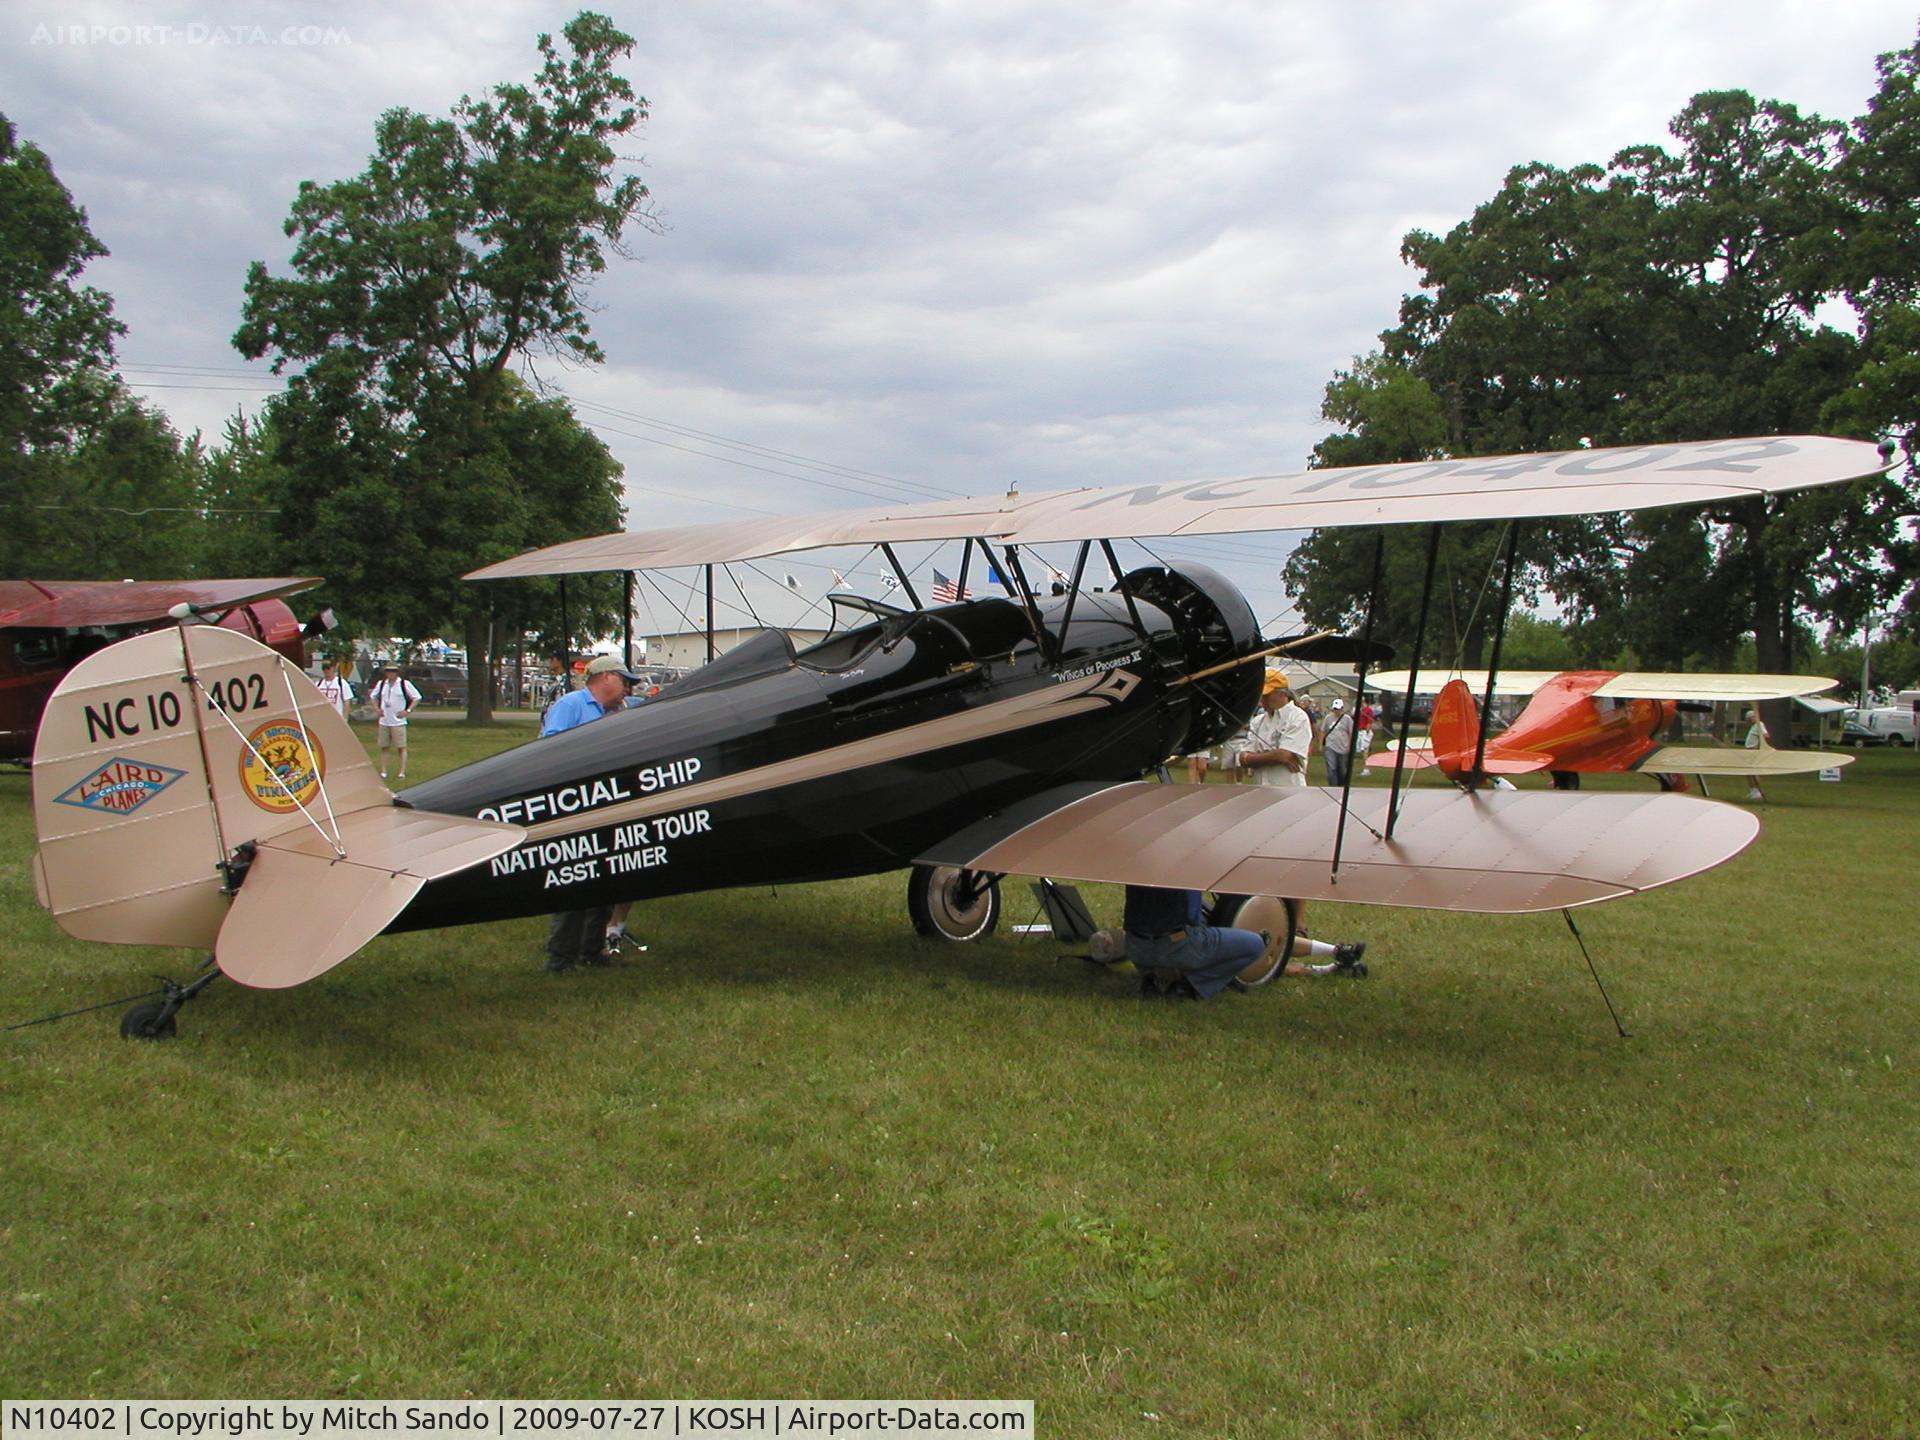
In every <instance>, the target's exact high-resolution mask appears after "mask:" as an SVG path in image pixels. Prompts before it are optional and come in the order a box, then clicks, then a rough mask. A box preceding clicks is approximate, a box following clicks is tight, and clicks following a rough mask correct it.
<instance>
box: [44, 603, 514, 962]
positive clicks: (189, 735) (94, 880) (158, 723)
mask: <svg viewBox="0 0 1920 1440" xmlns="http://www.w3.org/2000/svg"><path fill="white" fill-rule="evenodd" d="M33 759H34V764H33V805H34V823H35V826H36V828H37V829H38V831H39V836H40V851H39V854H38V856H37V857H36V859H35V869H34V875H35V882H36V886H37V888H38V891H39V895H40V900H41V903H42V904H43V905H45V906H46V907H47V909H48V910H50V911H51V912H52V913H53V917H54V919H55V920H56V921H57V922H58V923H59V925H60V927H61V929H63V930H65V931H66V932H67V933H68V934H69V935H73V936H75V937H76V938H79V939H83V940H102V941H108V942H114V943H119V944H132V945H181V946H193V947H196V948H200V949H217V950H221V951H224V950H226V949H227V948H228V947H227V946H226V945H225V944H223V943H222V942H223V941H225V940H226V939H227V938H228V937H227V936H226V934H225V930H224V927H226V926H227V925H228V920H229V912H230V909H232V910H233V911H234V912H236V913H237V912H238V911H239V910H241V909H243V908H244V909H246V910H249V911H253V910H257V908H258V905H259V901H258V900H257V899H256V900H255V901H253V902H252V903H250V904H249V905H247V906H245V907H240V906H236V905H231V904H230V902H232V900H233V897H234V895H235V893H236V886H237V884H238V882H239V880H240V879H241V877H242V874H243V873H244V871H245V869H246V868H247V867H246V866H244V865H243V864H239V863H236V862H238V861H240V860H241V859H242V858H243V857H250V856H258V855H259V854H261V853H264V852H267V851H274V852H286V851H288V850H289V849H293V848H306V847H307V846H308V842H311V846H312V847H314V848H316V850H317V853H319V854H323V855H324V856H325V857H326V860H327V862H329V863H328V864H327V865H323V866H317V867H313V871H314V873H312V874H309V875H306V876H305V877H304V883H306V885H307V886H308V889H307V891H306V892H305V902H306V904H307V905H317V906H319V907H320V908H321V910H322V913H324V911H325V909H326V907H327V906H328V905H329V903H330V900H329V897H332V900H333V901H339V902H341V903H345V904H348V905H351V906H352V907H353V908H354V909H355V911H356V912H358V913H359V914H360V923H359V925H358V927H357V929H356V933H359V931H364V932H365V933H364V934H360V941H359V942H357V943H364V940H365V939H367V938H369V937H370V936H371V935H372V934H375V933H377V932H378V930H379V929H380V928H381V927H382V926H384V925H385V924H386V922H387V921H388V920H391V919H392V918H393V916H394V915H396V914H398V913H399V910H400V908H401V907H403V906H404V905H405V904H406V902H407V901H408V900H409V899H411V898H412V895H413V893H414V891H415V890H417V889H418V888H419V883H424V880H422V881H420V882H419V883H415V884H414V885H413V886H412V887H411V888H410V889H406V891H405V894H400V893H399V891H398V890H397V889H394V890H390V891H389V892H387V893H384V894H383V895H381V896H380V897H379V898H377V899H376V900H374V901H371V902H368V901H366V898H365V897H364V896H361V895H360V894H359V890H360V888H361V887H359V886H358V885H357V884H352V885H350V884H349V882H348V878H347V873H346V872H348V871H350V870H353V869H355V868H356V867H355V866H353V865H345V866H339V865H336V864H334V863H333V862H338V861H342V860H347V861H355V860H359V859H360V858H361V857H360V856H358V855H356V854H353V853H350V851H349V842H353V843H354V844H355V845H356V846H357V847H358V848H361V849H369V848H370V849H374V850H377V851H378V852H379V853H378V855H377V857H376V858H374V859H373V860H372V861H371V862H370V863H371V864H372V865H373V866H374V867H376V868H380V869H383V870H385V871H388V872H389V873H390V874H391V875H392V876H393V877H395V878H397V877H398V876H399V875H402V874H407V873H410V871H411V870H412V869H413V868H414V867H413V866H412V865H411V863H410V862H409V860H408V859H407V858H406V857H405V856H403V855H401V854H400V853H399V852H398V851H396V850H395V849H394V847H392V846H390V845H384V844H382V845H371V844H370V842H366V841H362V840H358V839H357V838H356V837H357V836H359V835H360V834H361V833H362V831H363V830H364V829H365V827H364V825H360V824H357V823H355V821H354V817H355V816H358V815H360V814H362V813H363V812H382V813H391V812H392V811H393V809H394V806H393V797H392V796H391V795H390V794H389V793H388V792H387V788H386V786H384V785H383V784H381V783H380V781H379V780H378V779H377V778H376V777H375V775H374V773H373V767H372V765H371V764H370V763H369V762H368V760H367V755H366V750H365V748H364V747H363V746H362V745H361V744H360V742H359V741H358V740H357V739H356V738H355V737H354V734H353V732H352V731H351V730H350V729H348V727H347V723H346V722H345V721H344V720H342V719H341V718H340V715H339V712H337V711H336V710H334V709H333V707H332V706H331V705H329V704H328V703H327V702H326V700H325V699H324V698H323V697H322V696H321V694H320V692H319V691H318V690H317V689H316V688H314V685H313V683H312V682H311V681H310V680H308V679H307V677H306V676H305V675H304V674H302V673H301V672H300V671H298V670H297V669H295V668H294V667H293V665H291V664H290V663H289V662H288V661H287V660H286V659H285V658H284V657H282V656H280V655H278V654H276V653H275V652H274V651H272V650H269V649H267V648H266V647H265V646H263V645H260V644H258V643H256V642H255V641H253V640H250V639H248V638H247V637H246V636H244V635H240V634H237V633H235V632H234V631H231V630H223V629H219V628H216V627H214V626H208V625H195V626H179V627H170V628H168V629H164V630H155V631H151V632H149V633H147V634H145V635H137V636H135V637H134V638H132V639H131V640H125V641H122V642H121V643H120V644H118V645H113V646H110V647H108V648H107V649H105V650H102V651H100V652H98V653H97V654H94V655H91V656H89V657H87V659H85V660H84V661H82V662H81V663H80V664H79V665H76V666H75V667H74V668H73V669H72V670H71V671H70V672H68V674H67V676H66V678H65V679H64V680H63V681H62V682H61V683H60V686H59V687H58V688H57V689H56V690H55V691H54V692H53V695H52V697H51V698H50V699H49V700H48V702H47V708H46V713H45V714H44V715H43V716H42V718H41V722H40V733H39V738H38V741H37V743H36V745H35V747H34V757H33ZM432 818H433V819H434V820H436V821H448V822H449V823H450V824H451V825H452V827H453V828H454V829H456V830H459V831H460V832H461V833H462V835H463V837H465V839H466V840H468V841H472V840H474V839H475V838H476V836H477V832H473V833H469V831H468V827H481V828H482V829H484V830H485V831H486V832H487V837H488V838H487V840H486V841H485V842H484V843H482V844H481V845H480V847H479V848H482V849H484V848H485V845H486V844H488V843H495V842H496V841H497V844H498V850H504V849H507V848H509V847H510V846H511V845H512V844H514V843H515V840H516V839H517V838H518V837H519V835H520V834H521V832H520V831H518V830H517V829H516V828H515V827H511V826H484V825H483V822H479V821H464V820H462V821H458V822H454V821H452V817H444V816H436V817H432ZM433 828H435V829H436V830H439V829H445V828H446V827H444V826H439V827H433ZM416 838H417V837H416ZM415 848H419V847H415ZM473 848H474V846H473V844H471V843H469V844H466V845H464V846H455V847H453V849H454V851H455V852H457V853H459V854H461V855H463V856H464V855H465V854H466V852H467V851H468V850H471V849H473ZM425 850H426V852H427V853H428V854H430V855H433V856H443V855H444V854H445V853H447V851H446V847H444V846H443V845H442V844H440V843H439V841H438V840H435V841H434V842H432V843H429V844H427V845H426V846H425ZM498 850H494V851H492V852H490V853H498ZM483 858H486V857H485V856H483V855H475V856H474V857H473V858H471V859H463V860H462V861H461V863H462V864H470V863H475V862H476V861H477V860H478V859H483ZM289 868H290V867H289V866H288V865H287V864H286V863H281V862H276V864H275V865H274V866H271V867H269V869H270V870H277V871H286V870H288V869H289ZM455 868H458V867H457V866H456V867H455ZM340 887H346V888H350V889H353V890H354V891H355V894H354V896H352V897H347V896H345V895H344V894H343V893H339V892H340ZM256 888H257V889H258V890H260V891H261V892H262V893H263V896H264V895H266V894H271V893H272V892H274V891H276V890H280V889H281V888H282V887H279V886H275V885H271V884H268V883H265V880H264V872H263V879H262V883H260V884H259V885H258V886H257V887H256ZM401 888H404V887H401ZM292 898H293V897H292V896H291V895H286V894H283V895H282V896H281V900H282V903H288V902H290V901H291V900H292ZM388 905H390V906H391V908H388V909H386V910H385V913H384V914H383V915H382V916H380V918H379V920H378V923H372V918H371V917H372V915H373V912H374V911H375V910H379V909H381V908H382V907H384V906H388ZM302 908H305V907H304V906H303V907H302ZM301 918H303V919H304V918H305V917H301ZM370 923H371V924H372V928H371V929H367V928H366V927H367V925H368V924H370ZM281 932H282V933H281V939H280V942H279V943H280V945H281V946H282V947H292V948H293V949H295V950H300V951H302V952H310V951H312V950H314V948H315V946H314V944H313V943H312V942H310V941H309V940H308V939H307V938H306V937H305V936H303V935H301V934H300V933H299V932H298V930H297V929H296V928H295V927H293V926H283V927H281ZM322 948H328V947H322ZM331 948H337V947H331ZM356 948H357V944H356ZM351 953H352V949H351V948H350V949H348V950H345V951H343V952H341V953H339V954H336V955H334V956H333V958H332V959H330V960H328V961H327V962H326V963H327V964H333V963H337V962H338V960H341V959H344V958H345V957H346V955H348V954H351ZM220 958H221V962H222V968H223V969H227V968H228V966H227V963H226V962H227V958H228V957H227V955H226V954H224V953H222V954H221V956H220ZM241 968H243V969H244V968H249V967H247V966H245V965H242V967H241ZM269 968H270V969H272V970H274V971H275V973H279V972H280V971H281V970H283V969H287V968H288V967H278V966H270V967H269ZM300 968H301V967H299V966H297V965H296V966H293V967H291V969H292V970H298V969H300ZM320 968H322V969H324V968H325V965H322V966H321V967H320ZM230 973H232V972H231V971H230ZM311 973H318V971H317V970H316V971H313V972H311ZM299 978H300V979H305V978H307V975H306V974H301V975H300V976H299ZM253 983H272V982H270V981H254V982H253ZM280 983H288V984H290V983H294V982H293V981H291V980H286V981H281V982H280Z"/></svg>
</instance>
